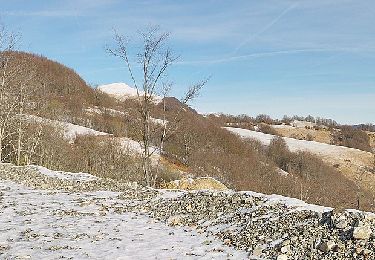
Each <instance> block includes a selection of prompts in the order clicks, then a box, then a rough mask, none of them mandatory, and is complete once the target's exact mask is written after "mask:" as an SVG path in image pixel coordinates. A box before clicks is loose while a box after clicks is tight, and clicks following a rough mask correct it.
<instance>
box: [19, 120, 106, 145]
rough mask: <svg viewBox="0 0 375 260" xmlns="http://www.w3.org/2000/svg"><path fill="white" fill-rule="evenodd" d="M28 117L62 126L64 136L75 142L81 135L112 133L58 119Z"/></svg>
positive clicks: (42, 122) (47, 123)
mask: <svg viewBox="0 0 375 260" xmlns="http://www.w3.org/2000/svg"><path fill="white" fill-rule="evenodd" d="M26 118H27V120H29V121H33V122H36V123H40V124H44V125H50V126H54V127H60V128H61V129H63V131H64V138H66V139H67V140H68V141H69V142H71V143H73V142H74V140H75V139H76V137H77V136H79V135H94V136H99V135H110V134H108V133H105V132H100V131H96V130H94V129H91V128H88V127H84V126H80V125H75V124H72V123H67V122H61V121H57V120H51V119H46V118H43V117H39V116H34V115H26Z"/></svg>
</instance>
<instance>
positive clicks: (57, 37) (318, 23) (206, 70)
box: [0, 0, 375, 123]
mask: <svg viewBox="0 0 375 260" xmlns="http://www.w3.org/2000/svg"><path fill="white" fill-rule="evenodd" d="M0 4H1V8H0V17H1V21H2V23H4V24H5V25H6V26H7V28H9V29H11V30H13V31H18V32H20V34H21V35H22V41H21V46H20V48H21V49H22V50H25V51H30V52H34V53H38V54H43V55H45V56H47V57H49V58H51V59H53V60H56V61H59V62H61V63H64V64H65V65H67V66H69V67H72V68H73V69H75V70H76V71H77V72H78V73H79V74H80V75H81V76H82V77H83V78H84V79H85V80H86V81H87V82H88V83H90V84H93V85H96V84H105V83H112V82H127V83H130V81H129V77H128V75H127V73H126V70H125V69H124V67H123V64H122V63H121V62H120V61H119V60H117V59H116V58H114V57H111V56H109V55H108V54H107V53H106V52H105V46H106V45H107V44H111V43H112V36H113V32H112V28H116V29H117V30H118V31H119V32H120V33H122V34H126V35H135V32H136V30H137V29H140V28H142V27H144V26H146V25H149V24H157V25H160V26H161V27H162V29H164V30H167V31H169V32H171V38H170V40H171V41H170V44H171V47H172V48H173V49H174V51H175V53H177V54H180V56H181V58H180V60H179V61H178V63H177V64H175V65H174V66H173V68H172V69H171V70H170V73H169V76H170V78H171V80H173V81H174V82H175V84H176V86H175V88H174V91H173V94H174V95H176V96H179V95H182V93H183V91H184V89H186V87H187V86H188V85H189V84H191V83H194V82H196V81H198V80H200V79H203V78H205V77H206V76H209V75H211V76H212V78H211V80H210V82H209V83H208V84H207V86H206V87H205V88H204V90H203V91H202V93H201V96H200V97H199V98H198V99H197V100H196V101H195V102H194V103H193V106H194V107H195V108H196V109H197V110H198V111H201V112H225V113H231V114H242V113H245V114H249V115H253V116H254V115H256V114H259V113H266V114H270V115H271V116H273V117H282V116H283V115H284V114H288V115H293V114H298V115H308V114H311V115H313V116H320V117H327V118H333V119H335V120H337V121H338V122H340V123H365V122H371V123H375V70H374V68H375V16H374V10H375V2H374V1H373V0H361V1H356V0H299V1H297V0H262V1H260V0H244V1H240V0H238V1H224V0H207V1H199V0H190V1H172V0H171V1H164V0H155V1H151V0H148V1H147V0H144V1H142V0H138V1H120V0H107V1H104V0H103V1H99V0H67V1H57V0H55V1H54V0H50V1H44V0H43V1H42V0H12V1H9V0H7V1H5V0H0Z"/></svg>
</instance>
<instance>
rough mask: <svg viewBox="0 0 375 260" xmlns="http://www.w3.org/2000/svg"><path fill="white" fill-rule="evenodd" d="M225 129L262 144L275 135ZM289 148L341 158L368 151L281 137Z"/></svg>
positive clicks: (269, 140)
mask: <svg viewBox="0 0 375 260" xmlns="http://www.w3.org/2000/svg"><path fill="white" fill-rule="evenodd" d="M224 128H225V129H226V130H228V131H230V132H232V133H235V134H238V135H239V136H241V137H242V138H252V139H256V140H258V141H260V142H261V143H262V144H264V145H269V144H270V142H271V140H272V139H273V138H274V137H275V136H274V135H270V134H264V133H261V132H256V131H251V130H247V129H241V128H233V127H224ZM282 138H283V139H284V140H285V141H286V143H287V145H288V147H289V149H290V150H291V151H292V152H296V151H307V152H311V153H314V154H317V155H320V156H327V157H335V158H341V159H343V160H345V159H347V160H350V159H351V158H352V157H353V154H356V155H358V156H361V155H364V154H366V156H367V155H368V154H369V153H368V152H364V151H361V150H358V149H354V148H348V147H344V146H336V145H330V144H325V143H319V142H315V141H306V140H298V139H293V138H288V137H282Z"/></svg>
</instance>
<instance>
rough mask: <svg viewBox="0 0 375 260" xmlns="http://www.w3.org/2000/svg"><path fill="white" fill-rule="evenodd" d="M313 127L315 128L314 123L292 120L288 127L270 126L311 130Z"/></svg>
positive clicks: (283, 125) (283, 126) (282, 126)
mask: <svg viewBox="0 0 375 260" xmlns="http://www.w3.org/2000/svg"><path fill="white" fill-rule="evenodd" d="M314 126H316V124H315V123H312V122H307V121H299V120H293V121H292V122H291V123H290V125H285V124H282V125H272V127H273V128H306V127H308V128H313V127H314Z"/></svg>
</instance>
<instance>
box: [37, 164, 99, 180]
mask: <svg viewBox="0 0 375 260" xmlns="http://www.w3.org/2000/svg"><path fill="white" fill-rule="evenodd" d="M33 167H35V168H36V169H37V170H38V171H39V172H40V173H41V174H42V175H45V176H48V177H51V178H56V179H60V180H73V181H80V182H86V181H93V180H97V179H99V178H98V177H96V176H94V175H91V174H89V173H83V172H79V173H73V172H62V171H52V170H50V169H47V168H45V167H43V166H33Z"/></svg>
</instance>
